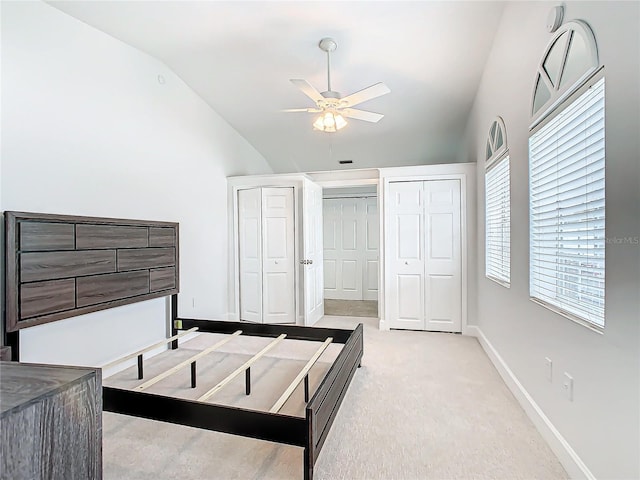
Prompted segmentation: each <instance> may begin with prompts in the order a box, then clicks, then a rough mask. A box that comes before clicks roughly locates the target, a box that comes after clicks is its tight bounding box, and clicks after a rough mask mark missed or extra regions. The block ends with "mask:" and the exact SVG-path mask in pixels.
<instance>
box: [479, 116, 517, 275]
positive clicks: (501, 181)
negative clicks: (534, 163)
mask: <svg viewBox="0 0 640 480" xmlns="http://www.w3.org/2000/svg"><path fill="white" fill-rule="evenodd" d="M486 153H487V156H486V171H485V177H484V185H485V275H486V276H487V278H490V279H491V280H495V281H496V282H498V283H500V284H501V285H504V286H505V287H508V286H509V285H510V282H511V233H510V226H511V199H510V178H509V150H508V148H507V134H506V128H505V126H504V121H503V120H502V118H500V117H497V118H496V119H495V120H494V121H493V123H492V124H491V127H490V128H489V136H488V138H487V150H486Z"/></svg>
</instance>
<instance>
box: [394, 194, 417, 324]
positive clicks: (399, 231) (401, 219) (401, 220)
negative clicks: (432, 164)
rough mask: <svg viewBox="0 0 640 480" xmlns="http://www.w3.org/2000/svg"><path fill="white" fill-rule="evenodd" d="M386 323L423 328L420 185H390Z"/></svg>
mask: <svg viewBox="0 0 640 480" xmlns="http://www.w3.org/2000/svg"><path fill="white" fill-rule="evenodd" d="M388 201H389V218H388V227H389V230H388V231H389V233H388V236H387V242H388V244H389V246H388V250H387V255H388V256H389V272H388V274H389V276H390V279H391V281H390V282H389V284H390V287H391V292H388V297H389V313H390V318H389V322H390V324H391V326H392V327H394V328H407V329H423V328H424V249H423V242H424V222H423V203H422V182H394V183H390V184H389V200H388Z"/></svg>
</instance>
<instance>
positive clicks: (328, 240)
mask: <svg viewBox="0 0 640 480" xmlns="http://www.w3.org/2000/svg"><path fill="white" fill-rule="evenodd" d="M322 205H323V206H322V219H323V224H322V236H323V248H324V258H323V262H324V298H337V296H336V295H337V291H338V237H339V236H340V224H339V222H340V202H338V201H336V200H334V199H324V200H323V202H322Z"/></svg>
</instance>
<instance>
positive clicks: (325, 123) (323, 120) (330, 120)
mask: <svg viewBox="0 0 640 480" xmlns="http://www.w3.org/2000/svg"><path fill="white" fill-rule="evenodd" d="M346 126H347V121H346V120H345V119H344V117H343V116H342V115H341V114H340V113H338V112H335V111H333V110H326V111H325V112H323V113H321V114H320V115H319V116H318V118H316V120H315V122H313V128H315V129H316V130H320V131H321V132H327V133H334V132H337V131H338V130H340V129H341V128H344V127H346Z"/></svg>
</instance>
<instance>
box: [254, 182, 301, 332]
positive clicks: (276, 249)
mask: <svg viewBox="0 0 640 480" xmlns="http://www.w3.org/2000/svg"><path fill="white" fill-rule="evenodd" d="M262 237H263V250H262V265H263V270H262V271H263V275H262V279H263V280H262V294H263V300H262V305H263V313H262V321H263V323H293V322H295V308H294V305H295V301H294V297H295V284H294V281H295V280H294V269H295V257H294V224H293V188H263V189H262Z"/></svg>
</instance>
